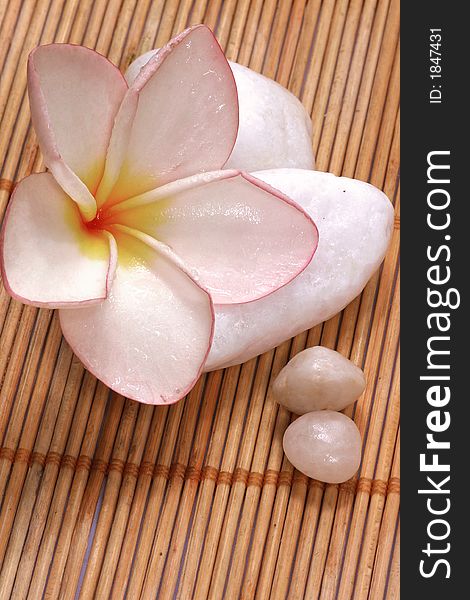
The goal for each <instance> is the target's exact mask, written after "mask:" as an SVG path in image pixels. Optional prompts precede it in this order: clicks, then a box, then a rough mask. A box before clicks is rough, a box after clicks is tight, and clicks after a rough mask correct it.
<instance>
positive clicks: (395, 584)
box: [385, 519, 400, 600]
mask: <svg viewBox="0 0 470 600" xmlns="http://www.w3.org/2000/svg"><path fill="white" fill-rule="evenodd" d="M391 562H392V564H391V566H390V578H389V581H388V586H387V590H386V595H385V598H386V600H399V598H400V520H399V519H398V524H397V534H396V538H395V546H394V549H393V556H392V561H391Z"/></svg>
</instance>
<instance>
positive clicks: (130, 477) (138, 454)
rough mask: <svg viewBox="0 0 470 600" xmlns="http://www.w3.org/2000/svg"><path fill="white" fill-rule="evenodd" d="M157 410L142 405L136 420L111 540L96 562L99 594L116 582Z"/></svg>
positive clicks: (107, 595) (101, 596) (105, 591)
mask: <svg viewBox="0 0 470 600" xmlns="http://www.w3.org/2000/svg"><path fill="white" fill-rule="evenodd" d="M154 412H155V410H154V409H153V407H151V406H143V407H141V409H140V411H139V417H138V421H137V423H136V427H135V430H134V434H133V439H132V441H131V445H130V449H129V454H128V456H127V461H126V465H125V468H124V471H123V478H122V485H121V486H120V489H119V490H118V491H119V498H118V501H117V505H116V510H115V514H114V518H113V521H112V524H111V523H110V524H109V526H108V527H109V537H108V541H107V544H106V548H104V544H103V548H102V551H101V554H102V556H101V558H100V561H99V563H100V564H101V567H100V568H98V566H96V571H97V574H96V577H98V575H99V581H98V583H97V588H96V595H97V597H98V598H107V597H109V594H110V591H111V588H112V585H113V579H114V573H115V570H116V567H117V561H118V559H119V553H120V550H121V545H122V542H123V537H124V533H125V530H126V524H127V519H128V517H129V510H130V507H131V503H132V498H133V495H134V491H135V487H136V484H137V476H138V472H139V466H140V464H141V460H142V455H143V452H144V448H145V442H146V440H147V436H148V432H149V428H150V424H151V421H152V416H153V413H154ZM109 484H110V482H109V481H108V483H107V486H109ZM111 527H112V528H111ZM97 533H98V532H97ZM94 539H95V540H96V539H97V534H95V538H94ZM89 564H90V563H89ZM82 594H85V586H84V587H83V589H82ZM85 597H86V595H85Z"/></svg>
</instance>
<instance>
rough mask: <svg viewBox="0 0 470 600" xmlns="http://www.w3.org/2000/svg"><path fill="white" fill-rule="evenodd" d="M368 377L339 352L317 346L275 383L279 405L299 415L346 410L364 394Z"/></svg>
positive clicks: (299, 357)
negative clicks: (318, 411) (326, 410)
mask: <svg viewBox="0 0 470 600" xmlns="http://www.w3.org/2000/svg"><path fill="white" fill-rule="evenodd" d="M365 386H366V380H365V377H364V373H363V372H362V370H361V369H360V368H359V367H356V365H355V364H353V363H352V362H351V361H350V360H348V359H347V358H345V357H344V356H343V355H342V354H340V353H339V352H335V351H334V350H330V349H329V348H324V347H323V346H314V347H313V348H307V350H304V351H303V352H299V354H297V355H296V356H294V358H293V359H292V360H290V361H289V362H288V363H287V365H286V366H285V367H284V368H283V369H282V370H281V372H280V373H279V375H278V376H277V377H276V379H275V381H274V383H273V394H274V398H275V399H276V401H277V402H279V404H282V405H283V406H285V407H286V408H287V409H288V410H290V411H291V412H293V413H295V414H296V415H303V414H305V413H307V412H311V411H313V410H325V409H329V410H343V408H346V406H349V404H352V403H353V402H355V401H356V400H357V399H358V398H359V396H360V395H361V394H362V392H363V391H364V388H365Z"/></svg>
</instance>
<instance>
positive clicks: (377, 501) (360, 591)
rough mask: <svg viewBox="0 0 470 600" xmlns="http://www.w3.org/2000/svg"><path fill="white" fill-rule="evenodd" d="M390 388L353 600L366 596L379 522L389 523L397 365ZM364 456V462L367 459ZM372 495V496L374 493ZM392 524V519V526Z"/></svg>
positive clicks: (396, 365) (396, 421)
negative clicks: (387, 512) (388, 489)
mask: <svg viewBox="0 0 470 600" xmlns="http://www.w3.org/2000/svg"><path fill="white" fill-rule="evenodd" d="M394 369H395V370H394V374H393V382H392V388H391V390H390V399H389V407H388V411H387V417H386V421H385V425H384V432H383V436H382V440H379V444H380V454H379V457H378V461H377V468H376V474H375V479H376V480H377V481H382V482H383V485H381V486H380V487H378V486H377V488H376V490H374V487H372V495H371V502H370V505H369V508H368V514H367V523H366V526H365V531H364V536H363V541H362V552H361V556H360V562H359V564H358V567H357V577H356V581H355V590H354V597H355V598H362V597H364V595H366V594H367V592H368V590H369V588H370V584H371V581H370V580H371V577H372V572H373V568H374V559H375V555H376V550H377V544H378V538H379V532H380V528H381V523H382V519H383V520H384V524H385V527H387V525H388V523H390V521H389V518H388V515H385V514H384V508H385V504H386V501H387V485H386V482H387V481H389V478H390V477H391V469H392V461H393V451H394V448H395V446H396V436H397V433H398V420H399V401H398V381H399V379H398V378H399V365H398V364H397V363H395V366H394ZM367 458H368V457H367V456H364V461H365V460H366V459H367ZM374 491H375V493H374ZM395 523H396V515H395V519H394V521H393V525H394V526H395Z"/></svg>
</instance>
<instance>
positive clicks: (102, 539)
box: [66, 400, 145, 598]
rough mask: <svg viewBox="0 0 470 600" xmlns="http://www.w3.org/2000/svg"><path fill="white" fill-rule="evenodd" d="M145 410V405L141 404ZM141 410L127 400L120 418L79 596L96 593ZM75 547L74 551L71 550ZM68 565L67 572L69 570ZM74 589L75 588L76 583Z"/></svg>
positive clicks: (72, 571)
mask: <svg viewBox="0 0 470 600" xmlns="http://www.w3.org/2000/svg"><path fill="white" fill-rule="evenodd" d="M142 409H143V411H144V410H145V407H142ZM138 413H139V404H138V403H137V402H133V401H132V400H128V401H126V405H125V407H124V410H123V413H122V418H121V420H120V422H119V428H118V430H117V433H116V439H115V442H114V448H113V451H112V453H111V456H110V463H109V467H108V470H107V477H106V480H105V481H104V482H103V484H104V491H103V501H102V505H101V510H100V513H99V518H98V522H97V524H96V530H95V532H94V535H93V544H92V547H91V550H90V554H89V556H88V560H87V563H86V570H85V573H84V577H83V582H82V587H81V590H80V597H82V598H90V597H92V596H93V594H94V591H95V587H96V584H97V582H98V577H99V565H101V563H102V561H103V559H104V551H105V548H106V542H107V541H108V534H109V530H110V527H111V523H112V519H113V516H114V510H115V508H116V504H117V500H118V494H119V488H120V486H121V481H122V473H123V469H124V463H125V460H126V458H127V455H128V452H129V447H130V443H131V440H132V432H133V429H134V426H135V423H136V420H137V416H138ZM74 550H75V548H73V546H71V553H70V554H69V560H70V558H72V557H73V558H74V560H73V563H72V562H68V563H67V567H68V565H69V564H72V565H73V566H72V570H71V571H70V572H71V573H73V576H74V577H76V574H77V572H78V573H80V571H79V569H80V567H81V566H82V565H80V564H79V562H78V561H77V560H76V558H77V557H76V553H75V551H74ZM72 551H73V552H72ZM77 566H78V568H77ZM67 567H66V573H67ZM72 589H76V586H74V587H73V588H72Z"/></svg>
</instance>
